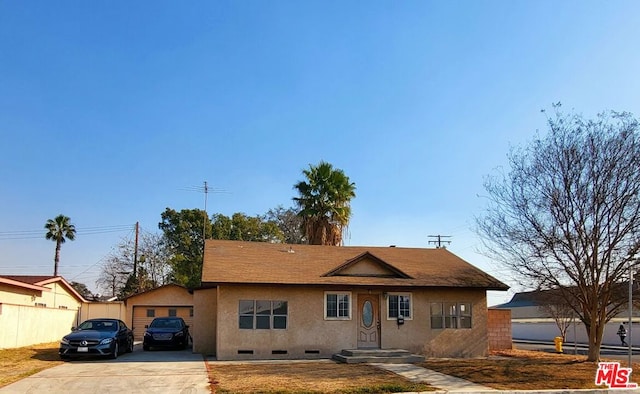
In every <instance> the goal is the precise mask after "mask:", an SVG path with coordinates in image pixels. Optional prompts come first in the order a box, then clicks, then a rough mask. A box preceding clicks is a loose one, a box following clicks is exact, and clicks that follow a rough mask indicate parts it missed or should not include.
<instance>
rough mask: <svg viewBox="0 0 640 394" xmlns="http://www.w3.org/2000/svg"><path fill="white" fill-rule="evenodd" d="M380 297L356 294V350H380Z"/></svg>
mask: <svg viewBox="0 0 640 394" xmlns="http://www.w3.org/2000/svg"><path fill="white" fill-rule="evenodd" d="M379 300H380V295H378V294H358V348H375V349H379V348H380V301H379Z"/></svg>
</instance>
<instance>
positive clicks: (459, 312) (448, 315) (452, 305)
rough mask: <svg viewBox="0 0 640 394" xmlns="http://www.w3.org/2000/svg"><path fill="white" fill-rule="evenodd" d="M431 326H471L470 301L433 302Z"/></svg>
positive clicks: (436, 327) (439, 327)
mask: <svg viewBox="0 0 640 394" xmlns="http://www.w3.org/2000/svg"><path fill="white" fill-rule="evenodd" d="M430 309H431V328H432V329H441V328H471V303H470V302H432V303H431V308H430Z"/></svg>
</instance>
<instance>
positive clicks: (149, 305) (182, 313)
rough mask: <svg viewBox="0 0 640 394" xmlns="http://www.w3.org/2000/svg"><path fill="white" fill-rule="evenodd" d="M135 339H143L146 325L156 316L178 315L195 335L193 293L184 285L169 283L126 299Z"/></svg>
mask: <svg viewBox="0 0 640 394" xmlns="http://www.w3.org/2000/svg"><path fill="white" fill-rule="evenodd" d="M125 303H126V304H127V310H128V311H129V313H130V315H129V318H128V319H127V320H129V322H130V323H131V327H132V328H133V334H134V339H135V340H136V341H142V338H143V336H144V331H145V329H144V326H145V325H148V324H149V323H151V321H152V320H153V319H154V318H156V317H167V316H177V317H181V318H183V319H184V321H185V323H187V325H189V332H190V333H191V336H192V337H193V335H194V334H193V294H192V293H191V292H189V290H188V289H187V288H185V287H183V286H180V285H176V284H169V285H165V286H161V287H158V288H156V289H153V290H149V291H147V292H144V293H140V294H136V295H133V296H130V297H128V298H126V299H125Z"/></svg>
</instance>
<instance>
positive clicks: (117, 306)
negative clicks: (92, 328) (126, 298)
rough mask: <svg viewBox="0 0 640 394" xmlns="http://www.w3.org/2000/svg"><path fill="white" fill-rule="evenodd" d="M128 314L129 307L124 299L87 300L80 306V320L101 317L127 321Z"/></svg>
mask: <svg viewBox="0 0 640 394" xmlns="http://www.w3.org/2000/svg"><path fill="white" fill-rule="evenodd" d="M126 316H127V308H126V306H125V305H124V302H122V301H115V302H86V303H83V304H82V307H80V322H83V321H85V320H88V319H97V318H101V317H108V318H112V319H120V320H122V321H125V319H126Z"/></svg>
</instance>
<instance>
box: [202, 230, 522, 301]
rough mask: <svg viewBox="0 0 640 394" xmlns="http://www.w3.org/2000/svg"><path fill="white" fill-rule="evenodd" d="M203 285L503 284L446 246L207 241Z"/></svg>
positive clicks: (500, 286) (501, 286) (490, 286)
mask: <svg viewBox="0 0 640 394" xmlns="http://www.w3.org/2000/svg"><path fill="white" fill-rule="evenodd" d="M202 282H203V285H205V284H208V285H216V284H225V283H226V284H232V283H233V284H289V285H362V286H405V287H459V288H463V287H467V288H469V287H471V288H484V289H487V290H507V289H508V288H509V286H507V285H505V284H504V283H502V282H501V281H499V280H497V279H495V278H494V277H492V276H491V275H489V274H487V273H485V272H483V271H482V270H480V269H478V268H476V267H474V266H473V265H471V264H469V263H467V262H466V261H464V260H463V259H461V258H460V257H458V256H456V255H454V254H453V253H451V252H449V251H448V250H446V249H444V248H441V249H426V248H400V247H379V246H320V245H289V244H272V243H266V242H243V241H223V240H207V241H206V247H205V255H204V264H203V270H202Z"/></svg>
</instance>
